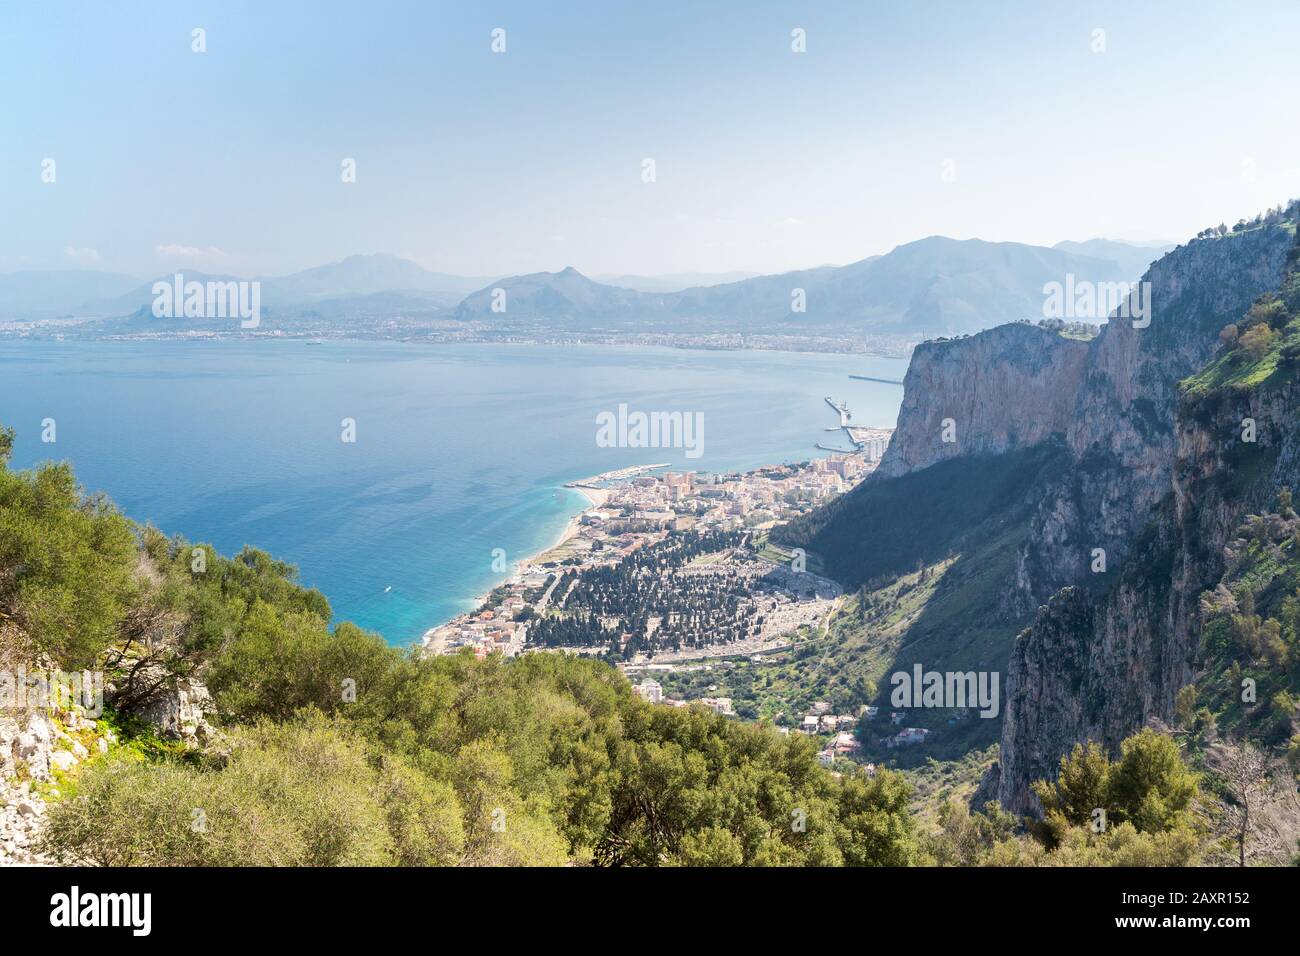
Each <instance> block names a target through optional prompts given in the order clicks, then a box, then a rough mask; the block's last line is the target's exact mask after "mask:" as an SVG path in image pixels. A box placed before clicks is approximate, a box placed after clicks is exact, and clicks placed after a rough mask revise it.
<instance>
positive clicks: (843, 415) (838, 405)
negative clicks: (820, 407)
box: [826, 395, 853, 428]
mask: <svg viewBox="0 0 1300 956" xmlns="http://www.w3.org/2000/svg"><path fill="white" fill-rule="evenodd" d="M826 404H827V405H829V406H830V407H831V408H833V409H835V411H836V412H838V413H839V416H840V428H848V427H849V420H850V419H851V418H853V413H852V412H850V411H849V406H848V403H846V402H836V401H835V400H834V399H833V398H831V397H830V396H829V395H827V396H826Z"/></svg>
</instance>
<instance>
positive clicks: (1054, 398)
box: [876, 323, 1088, 478]
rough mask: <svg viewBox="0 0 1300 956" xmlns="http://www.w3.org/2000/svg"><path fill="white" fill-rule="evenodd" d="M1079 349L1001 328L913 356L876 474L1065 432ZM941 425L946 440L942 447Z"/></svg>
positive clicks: (1083, 351)
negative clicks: (948, 429) (948, 434)
mask: <svg viewBox="0 0 1300 956" xmlns="http://www.w3.org/2000/svg"><path fill="white" fill-rule="evenodd" d="M1087 356H1088V346H1087V344H1086V343H1084V342H1081V341H1078V340H1075V339H1067V338H1063V337H1062V336H1061V335H1059V334H1057V333H1055V332H1050V331H1047V330H1045V329H1041V328H1039V327H1037V326H1034V325H1027V324H1023V323H1016V324H1012V325H1000V326H998V327H997V328H994V329H989V330H988V331H985V332H980V333H979V334H978V335H973V336H971V337H969V338H964V339H951V340H940V341H934V342H925V343H923V344H922V345H919V346H917V348H916V351H915V352H913V353H912V361H911V363H910V364H909V365H908V368H907V375H906V377H905V379H904V383H903V404H902V407H901V408H900V409H899V412H898V427H897V429H896V430H895V432H894V438H893V440H892V441H891V442H890V444H889V447H888V448H887V449H886V451H885V456H884V459H883V460H882V461H881V463H880V467H879V468H878V469H877V471H876V474H878V475H880V476H881V477H884V478H893V477H897V476H899V475H903V474H906V473H908V472H911V471H919V470H920V469H922V468H928V467H929V466H930V465H933V464H936V463H938V462H940V461H943V460H944V459H946V458H954V457H957V456H959V455H977V454H991V453H993V454H995V453H1000V452H1006V451H1013V450H1015V449H1017V448H1027V447H1029V446H1031V445H1037V444H1039V443H1040V442H1043V441H1046V440H1047V439H1048V438H1050V437H1051V436H1052V435H1064V434H1065V433H1066V431H1067V429H1068V428H1069V426H1070V422H1071V415H1072V413H1073V410H1074V397H1075V394H1076V392H1077V391H1078V388H1079V385H1080V382H1081V381H1082V376H1083V369H1084V363H1085V361H1086V359H1087ZM945 419H951V420H952V430H951V437H952V438H953V439H954V440H952V441H944V425H943V422H944V420H945Z"/></svg>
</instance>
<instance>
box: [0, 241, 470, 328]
mask: <svg viewBox="0 0 1300 956" xmlns="http://www.w3.org/2000/svg"><path fill="white" fill-rule="evenodd" d="M177 272H179V273H182V274H183V275H184V276H185V278H186V279H187V280H191V281H196V282H209V281H217V282H231V281H241V280H240V277H238V276H232V275H216V274H211V273H205V272H199V271H197V270H193V269H185V268H178V269H176V270H175V271H173V272H170V273H167V274H165V275H161V276H158V277H156V278H154V279H150V280H149V281H147V282H141V281H140V280H139V279H133V278H130V277H128V276H115V275H113V274H111V273H98V272H78V273H68V272H30V273H14V274H12V275H10V276H0V314H4V313H3V311H2V310H3V309H4V306H5V304H6V303H10V302H13V303H15V308H14V311H15V312H17V313H18V314H24V315H30V316H31V317H43V316H47V315H50V314H63V313H66V312H75V313H76V314H78V315H82V316H100V317H116V316H126V315H132V314H134V313H136V312H138V311H139V310H140V309H141V308H146V309H147V308H149V307H150V306H151V305H152V303H153V299H154V294H153V285H154V283H155V282H168V283H170V282H171V281H172V280H173V278H174V276H175V275H176V273H177ZM7 280H11V281H7ZM257 281H259V282H261V284H262V285H261V290H262V291H261V295H262V304H263V306H264V307H265V308H266V309H267V310H269V311H270V312H273V313H277V312H278V313H280V314H282V315H295V314H299V313H306V314H313V315H318V316H333V317H335V318H338V319H345V318H347V317H348V316H350V315H354V314H355V315H357V316H370V315H381V314H383V313H384V312H385V310H387V311H389V312H398V313H400V312H440V311H441V310H444V309H447V308H450V307H452V306H454V305H456V304H457V303H458V302H459V301H460V300H461V298H462V297H463V296H464V295H465V294H466V293H467V292H471V291H473V290H474V289H477V288H479V287H480V286H482V285H483V284H485V283H487V282H490V281H492V280H491V278H490V277H482V276H480V277H466V276H455V275H448V274H446V273H441V272H430V271H428V270H427V269H424V268H423V267H421V266H419V265H417V264H416V263H414V262H411V261H410V260H408V259H401V258H398V257H397V256H389V255H371V256H349V257H348V258H346V259H342V260H340V261H338V262H331V263H328V264H326V265H323V266H316V267H315V268H312V269H305V270H303V271H302V272H295V273H291V274H290V275H286V276H263V277H261V278H259V279H258V280H257ZM10 285H12V286H13V289H14V291H13V292H10V289H9V286H10Z"/></svg>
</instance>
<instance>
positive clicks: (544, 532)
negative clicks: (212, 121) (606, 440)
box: [0, 340, 906, 644]
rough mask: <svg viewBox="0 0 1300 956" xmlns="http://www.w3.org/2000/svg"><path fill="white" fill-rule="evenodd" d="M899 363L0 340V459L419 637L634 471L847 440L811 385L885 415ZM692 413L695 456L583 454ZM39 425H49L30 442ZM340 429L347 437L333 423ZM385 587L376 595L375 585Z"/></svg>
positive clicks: (758, 458)
mask: <svg viewBox="0 0 1300 956" xmlns="http://www.w3.org/2000/svg"><path fill="white" fill-rule="evenodd" d="M905 367H906V362H905V361H904V360H894V359H880V358H868V357H862V356H845V355H818V354H807V353H786V352H722V351H687V350H680V349H664V348H631V347H628V348H621V347H605V346H593V347H584V346H540V345H505V346H501V345H455V346H432V345H412V344H405V343H395V342H375V343H372V342H326V343H324V344H320V345H308V344H306V343H304V342H301V341H297V342H292V341H284V342H277V341H273V340H265V341H255V340H245V341H229V342H222V341H193V342H184V341H169V342H163V341H159V342H21V341H6V342H0V423H4V424H8V425H11V426H13V427H14V428H15V429H17V431H18V440H17V443H16V446H15V450H14V462H15V464H16V465H18V466H23V467H25V466H28V465H31V464H33V463H35V462H38V461H43V460H47V459H58V460H68V461H71V462H72V463H73V465H74V466H75V467H76V469H77V473H78V476H79V478H80V480H81V481H82V483H83V484H84V485H85V487H86V488H87V489H88V490H102V491H105V492H107V493H108V494H109V495H110V496H111V497H112V498H113V499H114V500H115V501H117V502H118V504H119V505H120V506H121V507H122V508H123V510H124V511H125V512H126V513H127V514H128V515H130V516H131V517H132V518H135V519H137V520H139V521H151V522H153V523H154V524H155V525H157V526H158V527H160V528H162V529H163V530H165V531H167V532H169V533H172V532H179V533H180V534H183V535H185V536H186V537H187V538H190V539H192V540H197V541H208V542H211V543H212V544H214V545H215V546H216V547H217V548H218V549H220V550H221V551H222V552H223V553H227V554H230V553H234V552H235V551H237V550H238V549H239V548H240V547H241V546H243V545H244V544H246V543H247V544H253V545H256V546H258V547H260V548H263V549H265V550H267V551H269V552H271V553H272V554H274V555H275V556H276V557H278V558H281V559H283V560H286V561H290V562H292V563H294V564H296V565H298V567H299V569H300V571H301V578H302V581H303V582H304V583H305V584H308V585H310V586H313V587H318V588H320V589H321V590H322V591H323V592H324V593H325V594H326V596H327V597H328V598H329V599H330V602H331V604H332V605H333V607H334V610H335V613H336V615H337V616H338V617H340V618H344V619H350V620H354V621H356V622H357V623H358V624H361V625H362V626H364V627H367V628H371V629H373V630H376V631H379V632H380V633H381V634H383V635H384V636H385V637H386V638H387V639H388V640H389V641H391V642H393V643H397V644H405V643H409V642H412V641H415V640H418V638H419V637H420V635H421V634H422V633H423V632H424V631H425V630H426V629H427V628H429V627H430V626H433V625H435V624H438V623H441V622H442V621H445V620H446V619H448V618H450V617H452V616H454V615H455V614H457V613H459V612H461V611H463V610H465V609H466V608H468V607H470V606H471V605H472V602H473V599H474V597H475V596H477V595H481V594H483V593H485V592H486V591H487V590H488V589H490V588H491V587H492V586H493V585H494V584H496V583H497V582H499V581H500V580H502V579H503V578H504V577H505V575H502V574H497V573H494V572H493V571H492V551H493V549H494V548H503V549H504V550H505V552H506V558H507V561H509V562H510V563H511V564H513V562H514V561H515V560H518V559H519V558H522V557H526V556H528V555H529V554H532V553H535V552H537V551H538V550H540V549H542V548H544V547H546V546H548V545H549V544H550V543H551V542H552V541H554V539H555V538H556V536H557V535H558V534H559V533H560V531H561V530H562V529H563V527H564V525H565V523H566V521H567V520H568V519H569V518H570V517H571V516H572V515H574V514H576V513H577V512H578V511H579V510H581V508H582V506H583V503H584V501H585V499H583V498H582V496H581V495H579V494H578V493H576V492H573V491H570V490H568V489H565V488H563V487H560V486H561V485H562V483H563V482H565V481H570V480H573V479H575V478H581V477H586V476H588V475H592V474H596V473H598V472H603V471H610V470H612V469H615V468H622V467H626V466H629V465H637V464H649V463H652V462H672V463H673V464H674V466H675V467H679V468H682V467H686V468H694V469H699V470H705V471H721V470H735V469H747V468H751V467H754V466H757V465H761V464H765V463H769V462H782V461H802V460H805V459H808V458H811V457H814V456H817V455H822V454H825V453H824V452H819V451H817V450H816V449H815V448H814V445H815V443H816V442H818V441H826V442H827V443H828V444H834V445H843V444H844V442H843V439H842V438H841V437H840V435H838V434H837V433H833V432H825V431H823V429H824V428H826V427H827V426H829V425H833V424H835V423H836V418H835V415H834V413H833V412H832V411H831V410H830V409H829V408H827V407H826V405H825V403H824V402H823V401H822V397H823V396H826V395H831V396H833V397H834V398H836V399H837V400H839V399H843V400H846V401H847V402H848V404H849V406H850V408H851V409H852V411H853V420H854V422H855V423H856V424H862V425H893V424H894V420H895V418H896V417H897V414H898V406H899V403H900V401H901V399H902V389H901V388H899V387H898V386H895V385H884V384H876V383H870V382H859V381H852V380H850V379H849V378H848V377H847V376H848V375H849V374H851V373H852V374H863V375H875V376H879V377H882V378H890V379H901V378H902V377H903V372H904V371H905ZM621 402H625V403H627V404H628V406H629V407H630V409H631V410H634V411H635V410H643V411H684V412H702V413H703V415H704V443H703V454H702V455H701V456H700V457H699V458H696V459H687V458H686V457H685V452H684V450H682V449H658V448H645V449H636V448H601V447H598V446H597V444H596V416H597V414H598V413H600V412H602V411H610V412H615V411H616V410H617V407H618V405H619V403H621ZM46 418H52V419H54V420H55V423H56V428H57V433H56V437H57V440H56V442H55V443H54V444H43V443H42V442H41V440H40V439H41V422H42V420H43V419H46ZM344 418H352V419H355V421H356V442H355V443H345V442H343V441H342V440H341V433H342V428H341V424H340V423H341V420H342V419H344ZM386 589H389V590H386Z"/></svg>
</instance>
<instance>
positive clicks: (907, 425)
mask: <svg viewBox="0 0 1300 956" xmlns="http://www.w3.org/2000/svg"><path fill="white" fill-rule="evenodd" d="M1293 242H1294V233H1293V232H1292V231H1291V230H1290V229H1288V228H1287V227H1285V226H1284V225H1268V226H1264V227H1262V228H1258V229H1253V230H1247V231H1244V232H1241V233H1239V234H1234V235H1230V236H1225V237H1222V238H1218V239H1214V240H1203V241H1198V242H1194V243H1192V244H1190V245H1188V246H1186V247H1182V248H1179V249H1177V250H1175V251H1174V252H1172V253H1170V254H1168V255H1166V256H1165V257H1163V258H1162V259H1160V260H1159V261H1158V262H1156V263H1154V264H1153V265H1152V267H1151V269H1150V270H1149V271H1148V273H1147V275H1146V276H1145V277H1144V281H1146V282H1149V283H1150V304H1151V314H1150V322H1149V324H1145V325H1144V326H1143V325H1142V324H1141V323H1139V324H1138V326H1135V323H1134V321H1133V320H1131V319H1125V318H1120V317H1118V316H1113V317H1112V319H1111V321H1110V322H1109V323H1108V324H1107V325H1106V326H1105V327H1104V328H1103V329H1102V331H1101V333H1100V335H1098V336H1097V337H1096V338H1094V339H1093V340H1092V341H1091V342H1089V343H1087V344H1086V345H1082V344H1080V343H1078V342H1071V341H1068V340H1066V339H1063V338H1061V337H1060V336H1058V335H1055V334H1054V333H1049V332H1046V331H1044V330H1041V329H1038V328H1035V327H1030V326H1026V325H1017V326H1004V327H1001V328H998V329H993V330H991V331H989V332H985V333H981V334H980V335H976V336H972V337H970V338H966V339H960V340H955V341H950V342H937V343H927V344H926V345H923V346H921V347H920V348H918V349H917V351H916V353H915V355H914V356H913V361H912V367H911V368H910V369H909V370H908V374H907V378H906V385H905V387H906V394H905V396H904V401H903V406H902V410H901V411H900V413H899V420H898V430H897V432H896V433H895V436H894V439H893V442H892V443H891V445H890V448H889V451H888V453H887V454H886V459H885V462H884V463H883V464H882V466H881V469H880V471H879V472H878V474H880V475H881V476H882V477H892V476H897V475H901V474H905V473H907V472H909V471H915V470H918V469H921V468H926V467H928V466H930V465H932V464H934V463H936V462H938V461H941V460H944V459H945V458H949V457H954V456H960V455H967V454H981V453H989V452H993V453H997V452H1005V451H1009V450H1012V449H1015V448H1017V447H1024V446H1027V445H1033V444H1037V443H1040V442H1043V441H1046V440H1048V439H1049V438H1052V437H1053V436H1060V439H1059V440H1060V441H1061V442H1062V444H1063V446H1064V447H1065V448H1066V450H1067V453H1068V455H1069V459H1070V462H1071V464H1070V467H1068V468H1065V469H1061V470H1059V471H1057V472H1054V473H1053V475H1052V477H1050V478H1046V479H1044V480H1043V481H1042V482H1041V483H1040V484H1037V485H1035V486H1034V488H1033V489H1032V490H1031V492H1030V497H1031V499H1032V500H1031V507H1032V509H1033V511H1032V518H1031V520H1030V528H1029V533H1028V534H1027V536H1026V540H1025V543H1024V544H1023V545H1022V547H1021V550H1020V553H1019V555H1018V558H1017V562H1016V568H1015V572H1014V574H1013V576H1012V579H1011V580H1009V581H1007V582H1006V593H1005V595H1004V597H1003V601H1002V605H1003V606H1004V607H1005V608H1006V609H1007V611H1008V612H1009V614H1010V616H1011V617H1012V618H1022V619H1028V618H1030V617H1031V616H1032V618H1033V620H1034V623H1033V624H1032V626H1030V627H1029V628H1028V629H1026V631H1025V632H1023V633H1022V634H1021V636H1020V637H1019V638H1018V639H1017V641H1016V645H1015V648H1014V650H1013V653H1012V657H1011V661H1010V663H1009V667H1008V672H1007V677H1006V681H1005V686H1006V694H1007V703H1006V710H1005V712H1004V718H1003V725H1002V738H1001V762H1000V775H999V779H998V780H997V781H996V791H997V795H998V798H999V799H1000V800H1001V801H1002V802H1003V803H1004V804H1005V805H1006V806H1008V807H1010V808H1012V809H1015V810H1020V811H1025V810H1030V809H1032V806H1031V804H1032V797H1031V795H1030V794H1029V790H1028V787H1029V784H1030V782H1032V781H1033V780H1035V779H1038V778H1040V777H1048V776H1051V775H1053V774H1054V772H1055V769H1056V766H1057V761H1058V760H1059V758H1060V756H1061V754H1063V753H1065V752H1067V751H1068V750H1069V749H1070V748H1071V747H1072V746H1073V744H1074V743H1076V742H1078V741H1082V740H1086V739H1093V740H1098V741H1101V742H1104V743H1106V744H1108V745H1110V746H1116V745H1117V744H1118V743H1119V741H1120V740H1121V739H1123V737H1125V736H1127V735H1128V734H1130V733H1132V732H1133V731H1134V730H1136V729H1138V728H1139V727H1141V726H1142V724H1143V723H1144V722H1145V721H1147V720H1149V719H1151V718H1160V719H1165V720H1167V719H1168V718H1169V717H1170V715H1171V714H1172V709H1173V702H1174V697H1175V695H1176V694H1177V692H1178V690H1179V689H1180V688H1181V687H1182V686H1184V685H1185V684H1186V683H1188V682H1189V681H1190V679H1191V673H1192V667H1193V663H1194V661H1193V658H1194V654H1195V651H1196V648H1197V645H1198V641H1199V633H1198V631H1199V620H1198V617H1197V614H1198V611H1197V608H1198V603H1197V602H1198V600H1199V595H1200V592H1201V591H1202V590H1203V589H1204V588H1205V587H1207V586H1210V585H1211V584H1212V583H1213V581H1215V580H1217V579H1218V576H1219V574H1220V573H1221V566H1220V565H1221V553H1222V549H1223V545H1224V544H1225V543H1226V542H1227V541H1228V540H1229V536H1230V535H1232V534H1233V533H1234V530H1235V528H1236V527H1237V526H1238V524H1239V522H1240V520H1241V518H1242V516H1243V515H1244V514H1246V513H1248V511H1249V510H1250V509H1251V508H1255V509H1258V508H1259V507H1260V506H1261V505H1262V504H1265V503H1266V501H1265V500H1264V499H1266V498H1268V497H1269V495H1271V493H1272V489H1273V488H1275V487H1276V486H1277V485H1278V484H1279V483H1280V484H1290V485H1292V486H1293V487H1296V486H1300V449H1298V448H1297V438H1296V434H1295V433H1296V432H1297V431H1300V426H1297V428H1296V429H1290V428H1288V427H1286V426H1285V425H1284V424H1283V423H1286V422H1290V421H1293V420H1300V414H1297V410H1298V409H1300V396H1297V395H1291V394H1290V393H1289V392H1288V391H1287V390H1285V389H1277V390H1272V391H1264V392H1258V393H1241V394H1240V395H1237V396H1236V397H1235V398H1231V399H1225V398H1223V397H1218V398H1215V399H1213V400H1209V399H1202V400H1200V401H1199V402H1196V403H1190V402H1184V403H1183V407H1181V408H1180V398H1179V389H1178V383H1179V382H1180V381H1181V380H1182V379H1184V378H1187V377H1188V376H1190V375H1192V374H1194V373H1196V372H1197V371H1199V370H1200V369H1201V368H1202V367H1203V366H1204V365H1205V364H1206V362H1207V361H1208V360H1209V359H1210V358H1211V356H1212V355H1213V354H1214V351H1215V349H1216V348H1217V341H1218V335H1219V332H1220V331H1221V330H1222V328H1223V327H1224V326H1225V325H1227V324H1229V323H1231V322H1236V321H1238V320H1239V319H1240V317H1241V316H1242V315H1243V314H1244V313H1245V312H1246V310H1247V309H1248V308H1249V307H1250V305H1251V303H1252V302H1253V301H1254V300H1255V299H1256V298H1257V297H1258V296H1259V295H1261V294H1262V293H1265V292H1269V291H1274V290H1277V289H1278V288H1279V287H1280V285H1281V283H1282V280H1283V277H1284V275H1285V274H1286V270H1287V264H1288V254H1289V253H1290V251H1291V249H1292V246H1293ZM1245 417H1253V418H1255V419H1256V420H1257V421H1259V422H1261V423H1264V422H1269V423H1272V424H1270V425H1269V426H1268V427H1267V428H1264V427H1262V426H1261V434H1260V438H1259V442H1258V443H1257V444H1256V445H1253V446H1251V448H1250V449H1248V450H1246V451H1244V452H1243V450H1242V448H1241V447H1240V446H1241V442H1240V430H1241V420H1242V418H1245ZM944 418H951V419H953V422H954V425H955V433H956V438H957V440H956V441H955V442H952V443H943V442H942V441H941V439H942V426H941V422H942V420H943V419H944ZM1258 456H1262V457H1258ZM1246 476H1249V480H1246ZM872 480H877V479H876V478H874V477H873V479H872ZM1098 548H1099V549H1102V550H1103V551H1104V554H1105V562H1106V569H1107V572H1108V573H1107V574H1094V573H1092V562H1093V558H1094V549H1098ZM991 783H992V781H991Z"/></svg>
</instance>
